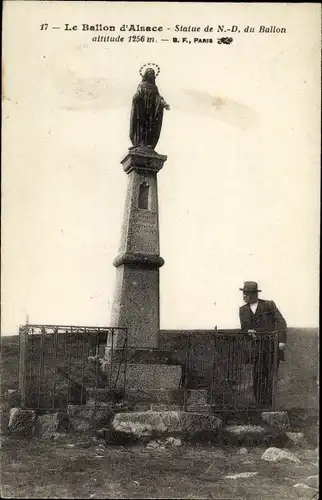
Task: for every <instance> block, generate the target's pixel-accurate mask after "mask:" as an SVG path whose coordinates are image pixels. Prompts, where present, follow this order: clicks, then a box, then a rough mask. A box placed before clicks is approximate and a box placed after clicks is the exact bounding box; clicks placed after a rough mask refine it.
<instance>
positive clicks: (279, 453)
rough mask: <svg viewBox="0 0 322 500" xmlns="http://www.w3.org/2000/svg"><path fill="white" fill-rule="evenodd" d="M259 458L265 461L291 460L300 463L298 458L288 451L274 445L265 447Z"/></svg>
mask: <svg viewBox="0 0 322 500" xmlns="http://www.w3.org/2000/svg"><path fill="white" fill-rule="evenodd" d="M261 459H262V460H266V461H267V462H293V463H295V464H298V465H299V464H300V463H301V462H300V460H299V458H297V457H296V456H295V455H294V454H293V453H291V452H290V451H288V450H282V449H281V448H274V447H271V448H267V450H265V452H264V453H263V455H262V456H261Z"/></svg>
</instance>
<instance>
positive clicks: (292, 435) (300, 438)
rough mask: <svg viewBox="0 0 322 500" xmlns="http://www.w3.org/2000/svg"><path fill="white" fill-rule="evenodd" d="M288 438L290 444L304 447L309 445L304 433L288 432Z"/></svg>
mask: <svg viewBox="0 0 322 500" xmlns="http://www.w3.org/2000/svg"><path fill="white" fill-rule="evenodd" d="M286 436H287V437H288V439H289V441H290V443H291V444H294V445H295V446H298V447H304V446H306V445H307V441H306V439H305V436H304V434H303V432H286Z"/></svg>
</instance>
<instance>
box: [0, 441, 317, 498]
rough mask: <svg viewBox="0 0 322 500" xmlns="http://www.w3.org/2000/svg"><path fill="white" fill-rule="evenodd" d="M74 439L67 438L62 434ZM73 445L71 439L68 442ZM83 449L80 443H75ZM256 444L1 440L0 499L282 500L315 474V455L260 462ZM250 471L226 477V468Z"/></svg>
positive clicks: (301, 453) (311, 452)
mask: <svg viewBox="0 0 322 500" xmlns="http://www.w3.org/2000/svg"><path fill="white" fill-rule="evenodd" d="M70 439H74V438H70ZM74 444H75V441H74ZM83 446H84V442H83ZM262 453H263V449H262V448H252V449H250V450H249V453H248V454H247V455H239V454H238V449H237V448H225V449H220V448H215V447H213V446H198V445H188V444H186V445H183V446H182V447H181V448H177V449H170V450H165V451H159V452H158V451H154V450H147V449H145V448H144V447H143V445H134V446H128V447H125V446H118V447H116V446H109V447H107V448H105V449H103V450H102V449H97V444H96V445H95V444H94V443H93V444H92V445H88V442H87V447H86V449H84V448H82V442H79V443H78V444H77V443H76V444H75V446H74V447H73V448H69V447H67V443H55V442H51V443H49V442H45V441H39V440H38V441H37V440H34V441H27V440H13V439H9V438H8V439H6V440H5V441H4V443H3V445H2V480H1V484H2V487H1V489H2V491H1V493H2V497H3V498H130V499H132V498H184V499H186V498H193V499H201V498H205V499H206V498H207V499H213V500H214V499H217V498H218V499H228V498H231V499H232V498H234V499H236V498H241V499H245V500H246V499H247V500H271V499H276V500H277V499H278V500H289V499H290V498H292V499H295V500H296V499H297V498H302V499H303V498H311V497H312V494H313V493H312V490H311V491H310V492H309V493H310V494H309V493H308V494H305V495H306V496H304V497H303V496H299V493H298V492H297V490H296V489H295V488H294V484H295V483H300V482H303V481H304V480H305V478H306V477H307V476H309V475H315V474H317V466H316V460H317V456H316V452H315V451H314V450H301V451H298V452H297V456H299V458H300V459H301V465H295V464H291V463H289V464H288V463H285V464H272V463H268V462H264V461H262V460H260V456H261V454H262ZM252 471H255V472H257V473H258V474H257V475H256V476H254V477H252V478H246V479H226V478H225V476H226V475H228V474H232V473H240V472H252Z"/></svg>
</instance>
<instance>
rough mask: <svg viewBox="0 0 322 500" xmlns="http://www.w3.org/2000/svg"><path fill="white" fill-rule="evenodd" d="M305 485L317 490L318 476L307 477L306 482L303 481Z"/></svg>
mask: <svg viewBox="0 0 322 500" xmlns="http://www.w3.org/2000/svg"><path fill="white" fill-rule="evenodd" d="M305 484H307V486H310V487H311V488H318V487H319V476H317V475H316V476H309V477H308V478H307V479H306V481H305Z"/></svg>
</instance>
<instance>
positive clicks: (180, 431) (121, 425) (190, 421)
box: [111, 411, 222, 439]
mask: <svg viewBox="0 0 322 500" xmlns="http://www.w3.org/2000/svg"><path fill="white" fill-rule="evenodd" d="M221 425H222V423H221V420H220V419H219V418H217V417H215V416H213V415H203V414H199V413H190V412H183V411H159V412H158V411H147V412H133V413H117V414H116V415H115V417H114V419H113V420H112V422H111V426H112V428H113V430H114V432H115V433H119V434H121V435H128V436H132V437H134V438H138V439H139V438H142V437H156V436H164V435H187V434H188V435H190V436H193V435H196V434H198V433H201V432H207V433H209V432H210V433H212V434H217V433H218V432H219V430H220V428H221Z"/></svg>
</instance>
